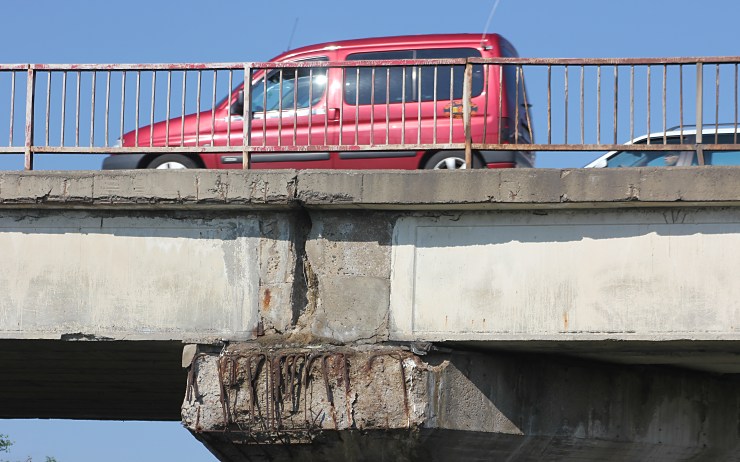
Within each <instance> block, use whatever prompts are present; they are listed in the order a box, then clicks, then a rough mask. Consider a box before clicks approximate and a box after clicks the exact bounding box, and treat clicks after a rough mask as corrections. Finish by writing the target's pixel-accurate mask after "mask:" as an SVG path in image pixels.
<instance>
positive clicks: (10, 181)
mask: <svg viewBox="0 0 740 462" xmlns="http://www.w3.org/2000/svg"><path fill="white" fill-rule="evenodd" d="M739 172H740V168H739V167H712V168H707V167H676V168H637V169H603V170H600V169H572V170H570V169H569V170H554V169H502V170H470V171H459V172H439V171H377V170H374V171H336V170H332V171H312V170H305V171H293V170H274V171H265V170H259V171H241V170H237V171H214V170H184V171H176V172H175V171H157V170H130V171H123V170H122V171H102V172H70V171H64V172H43V171H33V172H2V173H0V207H6V208H7V207H11V208H12V207H33V208H49V207H51V208H80V207H83V208H84V207H91V208H96V209H101V208H110V207H114V208H124V209H125V208H150V209H166V208H174V209H181V208H187V209H194V208H195V209H197V208H208V209H210V210H214V209H219V208H230V209H244V208H257V209H263V208H286V207H298V206H300V207H307V208H313V207H332V208H361V209H363V208H374V209H396V210H420V209H422V210H448V209H478V210H491V209H500V208H521V207H527V208H539V207H542V208H552V207H556V208H578V207H587V208H594V207H640V206H655V205H670V206H674V207H678V206H682V205H689V206H696V205H702V206H708V205H728V204H738V203H740V185H738V182H737V181H736V179H737V176H738V173H739Z"/></svg>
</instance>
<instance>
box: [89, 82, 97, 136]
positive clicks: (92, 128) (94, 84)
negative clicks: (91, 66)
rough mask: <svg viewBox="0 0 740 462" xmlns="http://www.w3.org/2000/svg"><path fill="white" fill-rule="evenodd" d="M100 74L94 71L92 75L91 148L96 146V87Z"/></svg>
mask: <svg viewBox="0 0 740 462" xmlns="http://www.w3.org/2000/svg"><path fill="white" fill-rule="evenodd" d="M97 75H98V73H97V72H96V71H95V70H93V71H92V75H91V84H90V86H91V91H92V95H91V100H90V147H93V146H95V87H96V86H97Z"/></svg>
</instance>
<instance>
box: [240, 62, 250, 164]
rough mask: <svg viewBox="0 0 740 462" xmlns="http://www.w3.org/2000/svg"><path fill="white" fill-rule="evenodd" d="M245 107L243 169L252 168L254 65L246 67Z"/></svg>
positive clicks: (243, 112)
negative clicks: (250, 150)
mask: <svg viewBox="0 0 740 462" xmlns="http://www.w3.org/2000/svg"><path fill="white" fill-rule="evenodd" d="M243 93H244V105H243V106H244V107H243V109H242V123H243V124H244V125H243V128H242V132H243V140H242V169H244V170H247V169H249V167H250V160H251V159H250V155H251V154H250V152H249V148H250V146H252V65H251V63H246V64H245V65H244V90H243Z"/></svg>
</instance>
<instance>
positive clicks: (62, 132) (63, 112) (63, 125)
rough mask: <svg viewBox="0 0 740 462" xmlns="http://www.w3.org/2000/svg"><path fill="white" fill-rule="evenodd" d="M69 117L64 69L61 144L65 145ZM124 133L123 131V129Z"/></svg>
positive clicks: (64, 72)
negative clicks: (67, 118)
mask: <svg viewBox="0 0 740 462" xmlns="http://www.w3.org/2000/svg"><path fill="white" fill-rule="evenodd" d="M66 117H67V71H62V114H61V136H60V142H59V146H60V147H64V132H65V130H64V128H65V125H66ZM121 133H123V131H121Z"/></svg>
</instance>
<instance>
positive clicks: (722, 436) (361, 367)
mask: <svg viewBox="0 0 740 462" xmlns="http://www.w3.org/2000/svg"><path fill="white" fill-rule="evenodd" d="M189 384H190V385H189V388H188V392H187V396H186V400H185V403H184V404H183V422H184V424H185V425H186V427H187V428H188V429H190V430H191V431H192V432H193V433H194V435H195V436H196V437H197V438H199V439H200V440H201V441H203V442H204V443H205V444H206V445H208V446H209V447H210V448H212V450H213V451H214V454H216V455H218V456H219V458H220V459H221V460H271V461H288V460H303V461H323V460H345V458H348V459H349V460H386V459H387V460H395V461H417V460H428V461H450V460H498V459H499V458H508V459H510V460H521V461H535V460H536V461H551V460H615V461H617V460H634V459H641V458H643V457H644V456H645V455H646V454H649V455H650V460H655V461H674V460H698V461H702V460H706V461H710V460H732V458H733V457H735V456H736V454H737V451H738V450H740V439H738V435H737V434H736V432H735V428H736V424H737V410H738V408H739V406H740V399H739V398H740V396H739V395H738V393H737V391H736V390H737V387H738V385H740V383H738V381H737V380H735V379H730V380H726V379H719V378H707V377H704V376H701V375H698V374H692V373H687V372H680V371H671V370H649V369H642V368H617V367H613V366H605V365H599V364H590V363H584V362H576V361H568V360H562V359H558V358H547V357H544V358H543V357H532V356H516V355H515V356H511V355H503V354H493V355H482V354H479V353H471V352H466V353H462V352H458V353H439V352H431V353H429V354H428V355H425V356H417V355H415V354H413V353H411V352H410V351H407V350H404V349H398V348H390V347H372V348H370V347H364V348H363V347H360V348H355V349H347V348H337V347H333V348H332V347H329V348H312V349H276V348H274V346H273V348H264V347H260V346H257V345H254V344H253V345H251V346H242V347H232V348H228V349H227V350H226V351H224V352H221V353H220V354H219V353H212V354H200V355H196V356H195V358H194V361H193V365H192V367H191V376H190V380H189ZM245 457H246V458H247V459H245Z"/></svg>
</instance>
